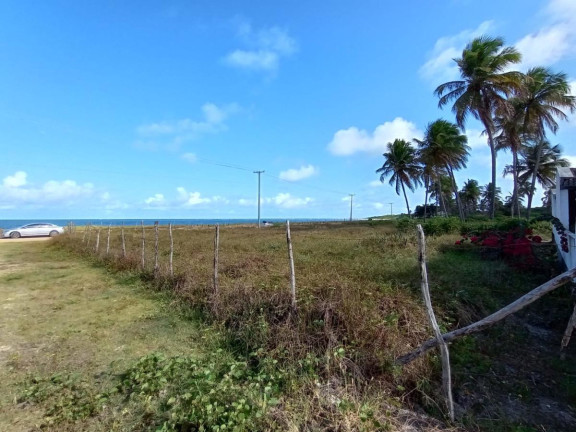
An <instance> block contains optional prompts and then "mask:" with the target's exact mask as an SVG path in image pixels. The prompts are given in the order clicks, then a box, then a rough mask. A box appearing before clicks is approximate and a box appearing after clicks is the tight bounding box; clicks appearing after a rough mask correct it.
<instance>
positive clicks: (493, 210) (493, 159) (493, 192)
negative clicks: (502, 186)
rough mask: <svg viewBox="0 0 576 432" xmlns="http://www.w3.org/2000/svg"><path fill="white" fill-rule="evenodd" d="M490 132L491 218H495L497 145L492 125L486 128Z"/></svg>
mask: <svg viewBox="0 0 576 432" xmlns="http://www.w3.org/2000/svg"><path fill="white" fill-rule="evenodd" d="M486 133H487V134H488V145H489V146H490V157H491V159H492V196H491V197H490V219H494V215H495V214H496V147H495V146H494V138H493V137H492V130H491V129H490V127H487V128H486Z"/></svg>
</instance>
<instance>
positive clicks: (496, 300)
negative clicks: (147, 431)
mask: <svg viewBox="0 0 576 432" xmlns="http://www.w3.org/2000/svg"><path fill="white" fill-rule="evenodd" d="M502 222H503V223H504V222H505V221H502ZM398 223H399V224H400V227H402V224H404V223H406V222H404V221H403V220H400V221H399V222H398ZM428 223H434V224H438V226H441V227H446V228H442V229H446V231H448V232H453V233H454V234H448V235H447V234H442V233H441V232H437V233H435V234H437V235H430V237H429V244H428V249H429V272H430V275H431V276H430V278H431V290H432V295H433V301H434V304H435V306H436V308H437V313H438V317H439V319H440V321H441V326H442V327H443V328H444V329H451V328H453V327H455V326H461V325H464V324H467V323H469V322H472V321H474V320H476V319H477V318H479V317H480V316H483V315H485V314H487V313H490V312H492V311H494V310H495V309H497V308H498V307H500V306H502V305H503V304H504V303H506V302H508V301H510V300H513V299H514V298H516V297H517V296H518V295H520V294H521V293H524V292H526V291H528V290H529V289H531V288H533V287H535V286H536V285H538V284H539V283H541V282H543V281H544V280H546V279H547V278H548V276H549V275H548V274H534V273H530V272H523V273H518V272H515V271H513V270H511V269H510V267H509V266H508V265H506V264H505V263H503V262H499V261H490V262H487V261H483V260H482V259H481V256H480V253H479V250H478V249H475V248H470V247H464V248H463V247H458V246H455V245H454V240H456V239H458V238H460V237H459V235H457V234H458V233H459V232H460V231H461V230H462V228H463V227H462V225H461V224H460V222H459V221H457V220H450V219H448V220H447V219H445V218H443V219H442V220H439V221H434V222H433V221H428ZM478 223H482V224H485V223H486V221H478ZM495 223H498V222H495ZM97 229H98V228H94V227H92V228H91V233H86V235H85V236H84V235H83V233H82V232H77V233H76V234H74V235H72V236H63V237H61V238H60V239H58V244H59V245H60V247H66V248H69V249H72V250H75V251H77V252H80V253H85V254H88V255H90V256H91V257H93V258H92V259H96V260H98V261H101V262H103V263H105V264H106V265H107V266H109V267H110V268H114V269H117V270H122V271H130V272H133V273H134V274H138V275H140V277H143V278H144V279H146V280H148V281H150V283H152V284H153V285H154V286H156V287H157V288H158V289H160V290H167V291H170V292H171V293H172V294H173V295H175V296H177V297H178V298H180V299H181V300H182V301H183V302H184V303H186V304H188V305H189V307H191V308H192V309H193V310H195V311H196V314H197V315H198V316H202V317H203V318H204V319H206V320H208V321H209V322H211V323H212V325H214V326H215V327H216V328H219V329H220V331H221V334H222V335H223V337H224V341H225V345H223V347H224V348H225V349H226V350H227V351H228V350H229V351H231V352H232V353H234V356H235V360H232V362H233V363H232V364H236V363H234V362H240V363H238V364H240V365H242V366H241V367H240V369H241V370H242V371H243V372H242V374H244V375H243V377H242V380H241V381H240V382H241V383H242V384H239V382H235V381H233V380H232V381H230V382H229V384H230V387H228V388H227V389H225V388H222V389H220V388H212V387H210V386H211V385H212V384H214V383H212V384H210V382H203V383H202V384H201V385H200V387H201V388H202V391H201V392H200V393H198V397H199V398H200V399H199V400H198V401H196V400H195V399H194V398H193V397H192V398H191V399H186V400H182V399H181V398H182V395H183V394H186V392H184V393H182V392H183V391H184V389H183V388H181V387H180V386H179V385H172V384H168V385H167V387H164V388H163V389H162V390H159V393H154V394H155V396H153V397H152V399H149V398H148V397H149V396H150V394H147V393H146V392H145V391H144V392H142V391H143V389H142V386H143V385H144V384H145V383H141V384H137V385H128V386H126V387H124V391H128V393H129V394H133V395H136V396H132V397H133V398H140V397H142V398H143V399H142V400H146V401H148V405H149V409H150V412H152V413H155V414H154V415H152V416H151V417H150V413H149V417H150V418H152V419H154V420H153V422H152V423H150V424H155V425H157V424H160V423H161V424H162V425H164V424H165V425H166V426H165V427H167V428H169V427H175V428H179V427H181V425H184V424H186V425H188V426H187V427H189V428H191V429H190V430H195V429H194V428H195V427H199V426H198V425H199V424H201V422H203V421H207V420H206V419H207V418H208V417H209V416H208V414H210V413H208V412H207V411H203V410H204V408H202V407H201V404H200V402H199V401H206V400H205V399H203V398H204V397H205V396H201V395H200V394H201V393H202V394H204V393H205V392H206V391H208V393H209V394H216V395H218V394H220V393H219V392H220V391H222V392H223V393H222V394H221V396H222V398H223V400H226V401H227V402H222V406H225V405H226V403H227V404H228V405H229V408H225V409H226V411H225V412H226V413H227V414H226V415H222V416H220V415H218V416H217V417H215V418H218V422H220V421H224V420H225V423H226V424H228V422H230V421H232V423H233V424H234V425H235V426H236V427H237V428H240V429H238V430H242V429H241V428H242V427H246V428H248V429H247V430H249V429H251V428H252V429H253V428H256V426H254V424H259V425H262V424H264V423H250V422H253V421H257V422H265V424H266V427H264V426H258V427H257V428H261V430H266V429H267V428H268V429H269V428H273V427H274V425H276V426H278V427H279V428H280V429H282V428H289V427H293V428H296V430H385V429H384V428H385V427H390V428H392V427H393V426H392V425H394V424H395V423H394V421H393V420H392V419H391V418H390V417H389V416H387V415H386V414H385V413H386V412H389V413H390V412H392V411H391V410H394V406H402V405H403V404H405V403H410V404H417V405H420V406H423V407H426V409H427V410H429V411H430V412H431V413H433V414H434V415H437V416H438V415H440V416H441V415H442V414H441V413H442V409H441V408H440V407H439V406H438V404H437V403H436V402H432V401H433V400H434V399H435V398H436V397H437V392H438V386H437V384H435V380H436V379H437V378H438V364H437V361H436V359H435V357H434V356H432V357H427V358H422V359H420V360H418V361H416V362H415V363H413V364H411V365H410V366H409V367H407V368H405V369H403V370H400V369H398V368H397V367H395V366H394V359H395V358H396V357H397V356H398V355H400V354H402V353H404V352H406V351H408V350H409V349H410V348H411V347H414V346H416V345H417V344H418V343H420V342H421V341H423V340H424V339H426V338H427V337H428V336H429V334H430V331H429V329H428V324H427V319H426V317H425V312H424V310H423V308H422V305H421V300H420V294H419V273H418V269H417V251H416V239H415V237H414V235H413V233H411V232H410V230H409V229H408V228H406V230H407V231H405V232H402V231H397V230H396V229H395V226H394V225H393V222H386V221H372V222H369V223H365V224H364V223H356V224H338V223H333V224H320V225H312V224H299V225H295V226H294V227H293V232H292V238H293V242H294V253H295V261H296V281H297V299H298V310H297V312H294V311H293V310H292V309H291V306H290V296H289V267H288V262H287V252H286V244H285V235H284V228H283V227H272V228H266V229H261V230H258V231H257V230H256V229H255V228H252V227H221V233H220V242H221V249H220V291H219V296H218V298H215V297H214V295H213V291H212V275H213V273H212V272H213V267H212V265H213V249H212V247H213V230H212V229H211V228H207V227H187V228H183V227H180V228H178V229H176V230H175V231H174V238H175V251H174V259H175V261H174V266H175V267H174V268H175V272H174V276H173V277H171V276H169V274H168V271H167V258H168V236H167V232H166V231H167V229H166V228H161V233H160V260H161V261H160V264H161V265H160V269H159V271H158V272H156V273H154V272H153V269H152V266H153V258H154V257H153V247H152V245H153V231H152V229H151V228H150V227H148V228H147V229H146V239H147V246H146V252H145V256H146V266H145V268H144V269H142V268H141V264H140V260H141V255H140V254H141V231H140V229H139V228H130V229H128V228H127V229H126V231H125V237H126V242H127V251H128V253H127V256H126V257H124V258H123V257H122V256H121V247H120V244H121V243H120V241H121V234H120V230H119V229H118V228H114V229H112V235H111V250H110V252H109V254H108V256H106V254H105V251H104V249H103V248H102V244H105V243H106V242H105V241H104V242H103V241H102V239H106V237H105V236H106V232H107V231H106V228H104V229H101V233H100V236H101V243H100V250H99V251H98V253H96V254H95V243H94V238H95V235H96V230H97ZM474 229H475V228H474ZM539 229H542V231H544V230H545V229H546V228H545V226H544V225H542V226H541V227H540V228H539ZM429 232H430V231H429ZM89 238H90V240H89ZM83 239H84V240H83ZM477 351H478V349H477V347H476V346H475V345H474V343H471V342H470V343H468V344H466V343H462V344H460V345H459V348H458V350H457V352H456V356H455V358H456V364H457V366H456V367H457V368H460V367H461V368H462V369H465V367H464V366H458V365H459V364H460V365H464V364H468V363H469V362H472V363H474V362H476V360H477V359H476V360H475V359H474V358H473V357H474V353H476V352H477ZM142 361H143V362H144V363H142V364H140V366H137V367H136V369H138V368H141V367H143V366H142V365H146V364H148V363H150V362H152V363H154V362H156V363H155V364H156V365H157V366H155V367H154V368H152V369H161V370H163V369H164V368H167V369H168V370H173V371H174V373H175V374H176V375H177V376H178V377H179V378H178V379H177V381H178V382H180V381H184V382H186V380H188V379H192V378H193V379H196V378H197V377H196V375H195V374H196V372H197V371H198V369H197V367H198V363H196V361H195V360H194V361H193V360H183V359H181V360H180V361H182V362H183V363H184V364H187V365H188V363H187V362H189V361H190V362H191V363H190V364H189V366H190V368H191V371H190V372H186V374H188V373H189V374H190V375H185V376H184V377H182V376H181V372H182V371H183V370H182V369H180V368H179V366H177V365H175V363H174V362H176V361H177V360H175V359H168V358H157V357H154V355H153V356H152V357H146V358H145V359H143V360H142ZM490 361H491V360H490V359H489V358H488V357H483V360H482V362H480V363H479V364H478V365H477V369H475V370H474V373H482V372H483V371H485V370H487V369H490V368H491V364H490ZM146 362H148V363H146ZM270 364H274V365H275V366H274V367H275V368H276V370H277V371H280V375H283V377H282V378H279V379H280V381H276V380H273V381H272V382H271V385H270V387H271V388H274V392H273V393H274V394H270V395H269V396H270V397H271V398H272V397H273V398H274V403H276V401H277V402H278V403H279V404H280V407H281V414H279V411H277V410H276V409H274V408H270V407H269V405H272V404H269V403H268V404H265V403H264V401H265V400H266V397H268V396H267V395H266V393H264V394H263V393H261V391H262V388H259V389H258V391H256V390H254V389H252V390H254V391H252V390H250V389H248V390H247V391H248V393H242V392H240V390H239V389H240V387H242V388H244V386H245V385H246V382H254V381H253V380H254V379H256V378H254V377H259V376H260V375H259V374H263V373H264V374H267V373H268V372H264V371H265V370H268V368H269V365H270ZM228 367H229V365H228V366H222V368H221V369H218V370H219V372H215V374H214V377H215V378H214V382H216V381H217V380H219V379H220V378H222V377H223V376H226V373H227V372H226V371H228V372H229V369H227V368H228ZM190 368H188V366H187V367H186V368H185V369H186V370H188V369H190ZM152 369H150V370H152ZM211 370H212V369H211ZM195 371H196V372H195ZM170 373H172V372H170ZM176 375H174V376H176ZM127 376H133V375H130V374H128V375H127ZM216 377H217V378H216ZM248 377H251V378H249V379H248ZM149 379H152V380H154V379H155V378H154V377H153V376H149V377H148V378H146V380H149ZM258 379H260V378H258ZM258 379H256V381H257V380H258ZM246 380H248V381H246ZM168 381H169V380H168ZM208 381H210V380H208ZM146 382H147V381H146ZM149 385H150V386H152V387H154V386H156V385H157V384H154V383H150V384H149ZM236 385H238V386H239V387H238V389H236V387H235V386H236ZM154 388H156V387H154ZM264 388H265V387H264ZM209 389H213V393H210V390H209ZM235 389H236V390H235ZM318 389H322V390H321V391H320V392H318ZM375 389H377V390H375ZM228 391H230V393H231V394H233V395H234V394H235V396H234V397H233V399H234V401H237V400H238V398H241V399H243V400H244V401H245V402H243V403H242V407H243V408H242V409H246V410H248V411H246V412H244V411H242V414H243V416H239V414H240V413H239V412H237V411H236V408H235V407H234V405H231V403H232V399H226V397H227V396H225V395H224V393H227V392H228ZM277 392H280V393H277ZM376 394H378V395H379V396H375V395H376ZM169 395H171V396H169ZM241 395H242V396H241ZM368 395H372V396H370V397H368ZM207 397H209V398H210V397H212V396H207ZM367 397H368V399H366V398H367ZM146 398H148V399H146ZM170 398H174V399H173V400H172V402H171V403H168V401H169V400H171V399H170ZM179 398H180V399H179ZM218 398H220V396H217V399H218ZM298 400H302V401H304V400H306V404H308V405H309V406H311V407H312V408H307V409H306V410H305V411H306V415H302V414H301V413H302V410H303V403H304V402H302V403H299V402H298ZM370 401H372V402H370ZM374 401H379V402H374ZM197 402H198V405H195V404H196V403H197ZM174 403H176V404H177V407H175V406H174V405H173V404H174ZM210 404H212V402H211V401H210ZM219 404H220V402H219ZM396 404H400V405H396ZM264 406H268V410H267V411H266V412H265V410H263V409H262V408H263V407H264ZM230 407H231V408H230ZM314 407H315V408H314ZM180 409H181V411H178V410H180ZM174 410H176V411H174ZM172 413H175V414H174V418H172ZM255 413H260V416H261V417H257V416H256V414H255ZM299 413H300V414H299ZM252 414H254V415H252ZM237 415H238V417H236V416H237ZM186 416H188V417H186ZM230 416H232V417H230ZM240 418H242V422H245V423H242V422H239V423H238V422H237V423H234V422H236V421H237V420H238V419H240ZM162 419H163V420H162ZM199 419H203V420H199ZM344 419H346V421H347V422H349V423H348V426H347V427H344V426H342V428H341V429H338V428H336V429H333V425H335V424H343V423H342V422H344ZM160 420H162V422H160ZM150 421H152V420H150ZM158 422H160V423H158ZM171 422H172V423H171ZM205 424H208V423H205ZM210 424H211V425H216V423H210ZM217 424H219V425H221V424H223V423H217ZM378 425H380V426H378ZM385 425H388V426H385ZM167 430H170V429H167ZM184 430H185V429H184ZM392 430H393V429H392ZM507 430H508V429H507ZM509 430H512V429H509Z"/></svg>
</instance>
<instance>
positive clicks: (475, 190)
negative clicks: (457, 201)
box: [461, 179, 482, 214]
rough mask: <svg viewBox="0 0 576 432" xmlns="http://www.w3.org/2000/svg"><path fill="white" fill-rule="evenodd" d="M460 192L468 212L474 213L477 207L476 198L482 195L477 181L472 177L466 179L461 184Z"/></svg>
mask: <svg viewBox="0 0 576 432" xmlns="http://www.w3.org/2000/svg"><path fill="white" fill-rule="evenodd" d="M461 192H462V198H463V201H464V203H465V206H466V209H467V212H468V214H472V213H474V212H475V211H476V209H477V207H478V200H479V199H480V196H481V195H482V190H481V189H480V186H479V185H478V182H477V181H476V180H474V179H468V181H467V182H466V183H464V186H462V191H461Z"/></svg>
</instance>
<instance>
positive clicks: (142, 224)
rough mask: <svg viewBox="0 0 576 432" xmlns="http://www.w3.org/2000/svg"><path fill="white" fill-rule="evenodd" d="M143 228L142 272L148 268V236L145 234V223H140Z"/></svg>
mask: <svg viewBox="0 0 576 432" xmlns="http://www.w3.org/2000/svg"><path fill="white" fill-rule="evenodd" d="M140 225H141V226H142V270H144V268H145V267H146V234H145V232H144V221H143V220H142V221H140Z"/></svg>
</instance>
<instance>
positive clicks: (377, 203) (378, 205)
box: [372, 202, 384, 210]
mask: <svg viewBox="0 0 576 432" xmlns="http://www.w3.org/2000/svg"><path fill="white" fill-rule="evenodd" d="M372 207H374V208H375V209H376V210H382V209H383V208H384V204H382V203H380V202H375V203H372Z"/></svg>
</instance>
